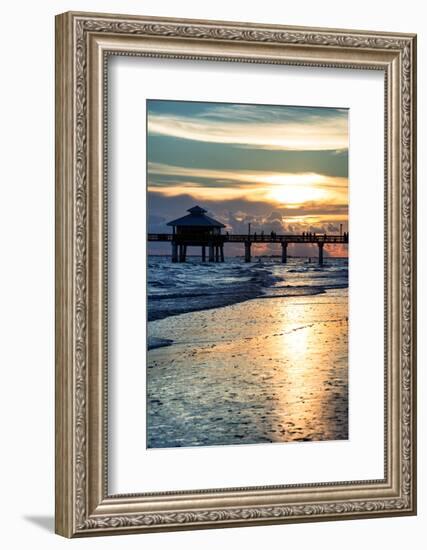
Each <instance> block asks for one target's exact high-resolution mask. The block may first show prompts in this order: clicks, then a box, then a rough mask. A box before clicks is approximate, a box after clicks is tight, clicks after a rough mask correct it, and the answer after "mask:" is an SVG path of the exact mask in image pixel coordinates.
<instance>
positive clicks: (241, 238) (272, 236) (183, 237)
mask: <svg viewBox="0 0 427 550" xmlns="http://www.w3.org/2000/svg"><path fill="white" fill-rule="evenodd" d="M188 212H189V214H188V215H187V216H184V217H182V218H179V219H177V220H173V221H171V222H169V223H168V224H167V225H169V226H171V227H172V233H149V234H148V241H149V242H170V243H171V245H172V262H185V261H186V257H187V247H189V246H200V247H201V257H202V261H203V262H205V261H206V260H207V259H208V260H209V261H210V262H223V261H224V245H225V244H227V243H242V244H244V247H245V262H250V261H251V258H252V246H253V245H254V246H255V245H257V244H262V243H269V244H272V243H273V244H274V243H277V244H280V246H281V260H282V263H286V262H287V257H288V245H289V244H291V243H296V244H317V246H318V261H319V265H323V248H324V246H325V244H348V233H344V234H340V235H327V234H324V235H319V234H316V233H302V234H299V235H294V234H288V235H287V234H282V235H278V234H276V233H274V232H271V233H267V234H265V233H264V232H261V233H259V234H257V233H251V232H250V228H249V231H248V233H247V234H241V235H239V234H229V233H225V234H223V233H222V232H221V230H222V229H224V228H225V225H223V224H222V223H220V222H218V221H217V220H214V219H213V218H210V217H209V216H206V210H204V209H203V208H200V207H199V206H194V207H193V208H190V209H189V210H188ZM206 251H207V252H208V255H206Z"/></svg>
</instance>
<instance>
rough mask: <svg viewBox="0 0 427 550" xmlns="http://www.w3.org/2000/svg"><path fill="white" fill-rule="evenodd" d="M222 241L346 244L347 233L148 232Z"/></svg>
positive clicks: (153, 236) (158, 237)
mask: <svg viewBox="0 0 427 550" xmlns="http://www.w3.org/2000/svg"><path fill="white" fill-rule="evenodd" d="M211 239H212V240H213V241H215V242H222V243H251V244H252V243H324V244H347V243H348V233H346V234H344V235H327V234H326V235H318V234H314V233H307V234H297V235H292V234H289V235H286V234H282V235H276V234H274V235H271V234H270V233H268V234H266V235H263V234H262V233H260V234H256V233H251V234H250V235H244V234H242V235H238V234H234V233H233V234H229V235H227V234H224V235H215V236H213V237H210V238H209V237H206V236H200V237H199V236H198V235H191V236H185V235H173V234H172V233H148V240H149V241H150V242H172V241H175V242H183V243H184V242H187V241H191V242H195V243H200V244H203V243H205V244H207V243H208V242H209V240H211Z"/></svg>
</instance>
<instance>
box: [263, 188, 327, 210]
mask: <svg viewBox="0 0 427 550" xmlns="http://www.w3.org/2000/svg"><path fill="white" fill-rule="evenodd" d="M267 196H268V198H269V199H270V200H273V201H275V202H277V203H279V204H287V205H298V204H303V203H305V202H313V201H319V200H322V199H324V198H325V192H324V190H323V189H319V188H317V187H310V186H301V185H275V186H272V187H271V188H270V189H269V191H268V193H267Z"/></svg>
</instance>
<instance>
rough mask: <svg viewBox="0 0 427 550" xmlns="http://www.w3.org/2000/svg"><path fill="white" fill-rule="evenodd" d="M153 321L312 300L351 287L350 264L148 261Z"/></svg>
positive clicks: (273, 260)
mask: <svg viewBox="0 0 427 550" xmlns="http://www.w3.org/2000/svg"><path fill="white" fill-rule="evenodd" d="M147 279H148V305H147V310H148V311H147V314H148V321H154V320H156V319H164V318H166V317H170V316H172V315H179V314H182V313H188V312H190V311H201V310H205V309H212V308H216V307H223V306H227V305H231V304H236V303H239V302H244V301H246V300H250V299H253V298H262V297H266V298H273V297H277V298H280V297H282V298H283V297H288V296H308V295H310V296H312V295H316V294H323V293H325V292H326V291H327V290H330V289H344V288H347V287H348V259H347V258H327V260H326V262H325V264H324V265H323V266H319V265H318V264H317V261H316V260H315V259H313V258H311V261H309V259H308V258H288V262H287V263H286V264H282V263H281V261H280V258H276V257H274V258H270V257H259V258H255V259H254V260H253V261H252V262H251V263H245V262H244V260H243V258H241V257H235V258H226V260H225V262H224V263H213V262H212V263H210V262H204V263H202V262H201V261H200V257H195V256H194V257H189V258H187V262H185V263H174V264H173V263H171V260H170V257H169V256H150V257H149V259H148V278H147Z"/></svg>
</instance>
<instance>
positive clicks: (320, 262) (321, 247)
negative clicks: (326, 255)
mask: <svg viewBox="0 0 427 550" xmlns="http://www.w3.org/2000/svg"><path fill="white" fill-rule="evenodd" d="M324 244H325V243H324V242H318V243H317V246H318V247H319V265H323V245H324Z"/></svg>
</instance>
